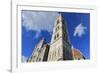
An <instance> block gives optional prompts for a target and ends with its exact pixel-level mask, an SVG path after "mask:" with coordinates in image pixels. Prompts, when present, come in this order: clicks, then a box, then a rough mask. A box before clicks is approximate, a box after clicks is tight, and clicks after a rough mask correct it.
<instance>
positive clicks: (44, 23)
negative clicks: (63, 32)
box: [22, 11, 59, 37]
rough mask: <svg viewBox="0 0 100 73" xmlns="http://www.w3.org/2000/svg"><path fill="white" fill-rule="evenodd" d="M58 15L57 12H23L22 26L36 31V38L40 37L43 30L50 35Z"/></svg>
mask: <svg viewBox="0 0 100 73" xmlns="http://www.w3.org/2000/svg"><path fill="white" fill-rule="evenodd" d="M58 15H59V14H58V13H57V12H39V11H22V20H23V24H22V25H23V26H24V27H25V28H26V29H27V30H34V31H36V32H37V34H36V37H38V36H39V34H40V32H41V30H46V31H48V32H49V33H51V32H52V31H53V25H54V22H55V19H56V17H57V16H58Z"/></svg>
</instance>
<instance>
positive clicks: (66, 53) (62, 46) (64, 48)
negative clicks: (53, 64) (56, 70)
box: [48, 13, 73, 61]
mask: <svg viewBox="0 0 100 73" xmlns="http://www.w3.org/2000/svg"><path fill="white" fill-rule="evenodd" d="M72 59H73V56H72V49H71V44H70V40H69V36H68V30H67V27H66V23H65V21H64V18H63V16H62V14H60V13H59V16H58V17H57V18H56V20H55V24H54V28H53V34H52V39H51V44H50V49H49V55H48V61H59V60H72Z"/></svg>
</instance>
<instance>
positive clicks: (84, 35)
mask: <svg viewBox="0 0 100 73" xmlns="http://www.w3.org/2000/svg"><path fill="white" fill-rule="evenodd" d="M60 13H61V14H62V15H63V17H64V19H65V21H66V22H67V27H68V32H69V37H70V41H71V44H72V45H73V47H74V48H77V49H79V50H80V51H81V52H82V53H83V54H84V56H85V57H86V58H87V59H89V58H90V38H89V37H90V14H89V13H75V12H72V13H71V12H60ZM21 14H22V57H23V58H24V59H27V58H28V57H29V56H30V55H31V54H32V51H33V50H34V47H35V46H36V45H37V44H38V43H39V41H40V40H41V39H42V38H45V39H46V41H47V43H50V41H51V37H52V32H53V26H54V22H55V19H56V18H57V17H58V16H59V13H58V12H42V11H26V10H22V13H21Z"/></svg>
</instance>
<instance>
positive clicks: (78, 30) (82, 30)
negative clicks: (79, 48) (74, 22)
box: [73, 23, 87, 37]
mask: <svg viewBox="0 0 100 73" xmlns="http://www.w3.org/2000/svg"><path fill="white" fill-rule="evenodd" d="M86 29H87V27H85V26H83V24H82V23H80V24H79V25H78V26H76V27H75V31H74V34H73V36H78V37H82V35H84V34H85V30H86Z"/></svg>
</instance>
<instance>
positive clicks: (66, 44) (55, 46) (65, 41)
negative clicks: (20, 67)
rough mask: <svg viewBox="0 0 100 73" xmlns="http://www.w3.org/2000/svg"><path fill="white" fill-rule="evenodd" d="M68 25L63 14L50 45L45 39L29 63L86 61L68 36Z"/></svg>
mask: <svg viewBox="0 0 100 73" xmlns="http://www.w3.org/2000/svg"><path fill="white" fill-rule="evenodd" d="M66 25H67V23H66V22H65V20H64V17H63V16H62V14H59V16H58V17H57V18H56V20H55V23H54V28H53V34H52V38H51V42H50V44H48V43H46V40H45V39H44V38H43V39H42V40H41V41H40V42H39V43H38V44H37V45H36V46H35V49H34V51H33V53H32V55H31V56H30V57H29V59H28V62H43V61H64V60H80V59H85V57H84V55H83V54H82V53H81V52H80V51H79V50H78V49H75V48H73V47H72V44H71V42H70V39H69V36H68V29H67V26H66Z"/></svg>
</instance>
